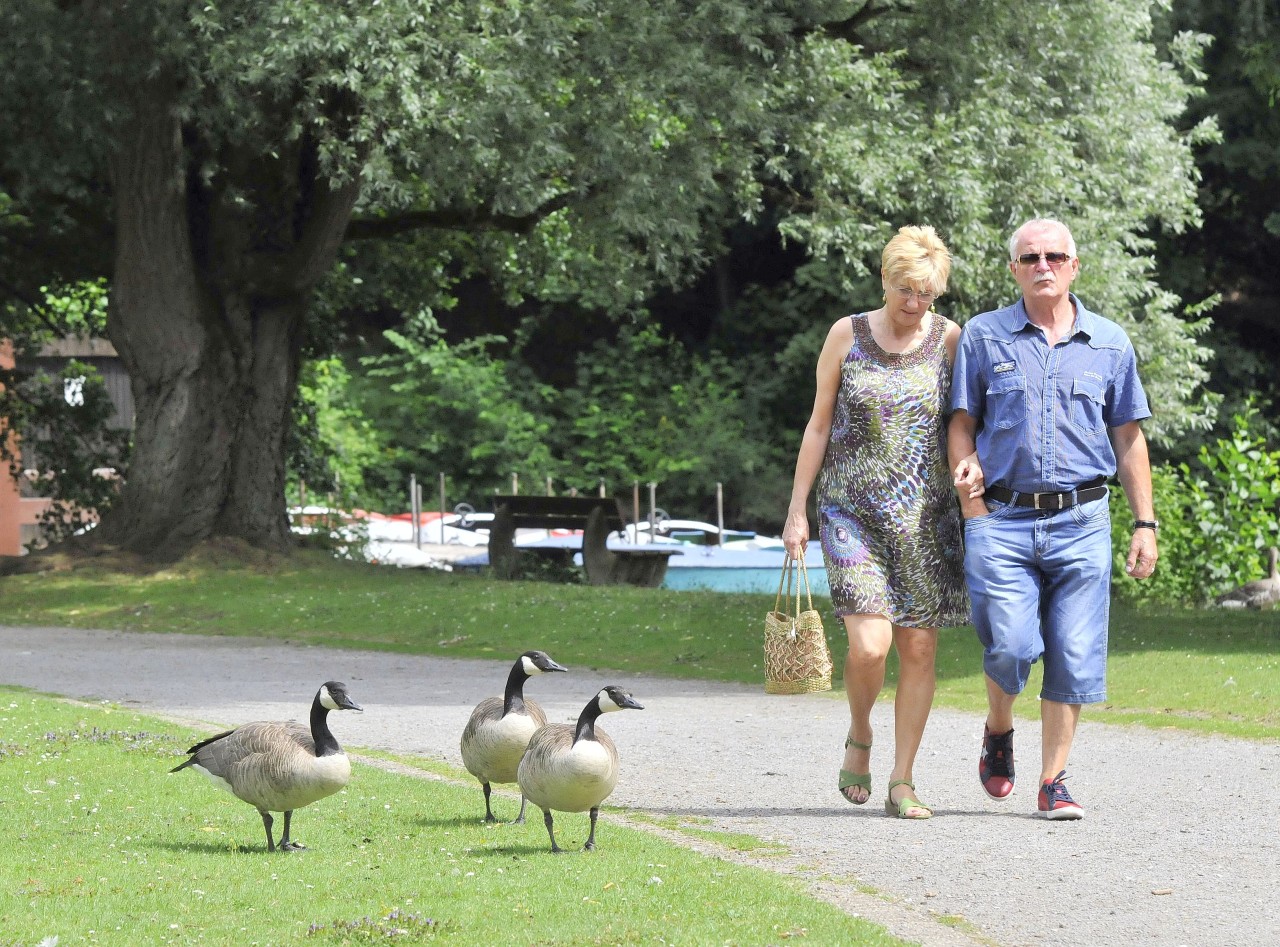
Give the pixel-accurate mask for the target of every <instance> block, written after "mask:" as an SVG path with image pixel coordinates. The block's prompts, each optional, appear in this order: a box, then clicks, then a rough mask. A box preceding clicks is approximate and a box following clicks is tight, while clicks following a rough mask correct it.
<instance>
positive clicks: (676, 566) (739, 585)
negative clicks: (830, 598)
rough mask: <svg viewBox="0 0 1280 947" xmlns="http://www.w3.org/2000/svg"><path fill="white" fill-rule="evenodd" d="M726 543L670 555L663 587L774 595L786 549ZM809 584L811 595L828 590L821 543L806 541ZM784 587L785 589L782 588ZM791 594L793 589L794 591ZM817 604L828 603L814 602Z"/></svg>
mask: <svg viewBox="0 0 1280 947" xmlns="http://www.w3.org/2000/svg"><path fill="white" fill-rule="evenodd" d="M735 545H738V544H735V543H730V544H729V545H727V546H724V547H721V546H689V547H688V548H686V549H685V550H684V555H682V556H672V557H671V561H670V562H669V563H668V564H667V575H666V578H665V579H664V580H663V582H662V587H663V588H664V589H678V590H690V589H700V590H705V591H709V592H760V593H766V594H769V595H774V594H776V593H777V591H778V582H779V580H780V579H781V577H782V563H783V560H784V559H785V557H786V552H785V551H784V550H783V549H782V547H781V545H779V546H778V547H777V548H771V547H766V548H737V549H735V548H734V546H735ZM805 564H806V565H807V567H808V569H807V571H808V573H809V587H810V589H811V590H812V592H813V594H814V596H815V597H816V596H819V595H821V596H823V597H824V598H825V597H826V596H827V595H828V594H829V592H830V588H829V586H828V585H827V569H826V566H825V565H824V564H823V560H822V544H821V543H819V542H818V541H817V540H813V541H811V542H810V543H809V550H808V552H807V553H806V555H805ZM784 591H785V590H784ZM793 594H794V593H793ZM815 604H817V606H818V607H819V608H822V607H824V605H827V604H830V603H826V602H824V603H820V604H819V603H815Z"/></svg>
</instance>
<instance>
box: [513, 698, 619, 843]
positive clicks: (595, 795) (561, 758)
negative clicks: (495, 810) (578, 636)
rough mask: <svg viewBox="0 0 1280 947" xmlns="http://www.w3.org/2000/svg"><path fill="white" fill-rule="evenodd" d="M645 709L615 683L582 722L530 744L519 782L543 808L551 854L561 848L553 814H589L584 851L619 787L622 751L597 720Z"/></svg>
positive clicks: (547, 730)
mask: <svg viewBox="0 0 1280 947" xmlns="http://www.w3.org/2000/svg"><path fill="white" fill-rule="evenodd" d="M643 709H644V707H643V706H642V705H640V704H639V703H637V702H636V700H635V698H633V697H632V696H631V695H630V694H628V693H627V692H626V691H624V690H622V689H621V688H619V687H615V686H613V685H610V686H608V687H606V688H604V689H603V690H602V691H600V692H599V693H598V694H596V696H595V697H593V698H592V699H591V700H590V701H589V702H588V703H587V705H586V706H585V707H584V708H583V709H582V713H581V714H580V715H579V717H578V722H577V724H575V725H572V726H571V725H569V724H564V723H552V724H547V725H546V726H544V727H540V728H539V729H538V732H537V733H535V734H534V735H533V738H532V739H531V740H530V741H529V746H528V748H527V749H526V750H525V752H524V758H523V759H521V760H520V768H519V771H518V772H517V778H518V781H519V783H520V791H521V792H522V793H524V795H525V797H526V798H528V799H529V800H531V801H532V802H533V804H534V805H536V806H538V808H540V809H541V810H542V821H543V823H544V824H545V825H546V827H547V835H548V836H550V838H551V851H553V852H559V851H561V850H562V849H561V848H560V846H559V845H557V844H556V833H555V828H554V820H553V818H552V815H551V813H552V811H553V810H557V809H558V810H559V811H561V812H583V811H589V812H590V813H591V832H590V834H589V835H588V836H587V842H586V844H585V845H584V846H583V848H586V849H588V850H589V849H593V848H595V847H596V819H597V818H598V817H599V815H600V803H602V802H604V800H605V799H607V798H609V794H610V793H612V792H613V790H614V787H615V786H617V784H618V748H617V746H615V745H614V742H613V740H611V739H610V738H609V735H608V734H607V733H605V732H604V731H603V730H601V729H600V728H599V727H598V726H596V720H597V719H598V718H599V717H600V715H601V714H604V713H610V712H612V711H615V710H643Z"/></svg>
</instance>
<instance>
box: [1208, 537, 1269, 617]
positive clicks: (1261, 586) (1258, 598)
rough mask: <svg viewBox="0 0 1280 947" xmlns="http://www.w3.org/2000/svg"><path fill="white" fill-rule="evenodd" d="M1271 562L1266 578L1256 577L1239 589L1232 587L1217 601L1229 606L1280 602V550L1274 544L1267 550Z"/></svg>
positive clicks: (1261, 606)
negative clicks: (1278, 564)
mask: <svg viewBox="0 0 1280 947" xmlns="http://www.w3.org/2000/svg"><path fill="white" fill-rule="evenodd" d="M1267 557H1268V559H1269V560H1270V562H1271V569H1270V574H1269V575H1268V576H1267V577H1266V578H1265V579H1254V580H1253V581H1252V582H1246V583H1245V584H1244V585H1242V586H1240V587H1239V588H1238V589H1232V590H1231V591H1230V592H1227V593H1226V594H1225V595H1219V596H1218V597H1217V599H1216V600H1215V601H1217V603H1218V604H1219V605H1223V606H1225V607H1227V608H1265V607H1266V606H1268V605H1274V604H1276V603H1277V602H1280V568H1278V567H1277V563H1280V550H1277V549H1276V547H1275V546H1272V547H1271V548H1270V549H1269V550H1268V551H1267Z"/></svg>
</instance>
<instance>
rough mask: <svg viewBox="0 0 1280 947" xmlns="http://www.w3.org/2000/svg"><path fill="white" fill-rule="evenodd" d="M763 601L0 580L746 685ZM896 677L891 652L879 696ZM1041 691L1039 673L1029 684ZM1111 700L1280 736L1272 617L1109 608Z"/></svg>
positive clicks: (456, 587)
mask: <svg viewBox="0 0 1280 947" xmlns="http://www.w3.org/2000/svg"><path fill="white" fill-rule="evenodd" d="M772 606H773V596H771V595H746V594H725V593H718V592H672V591H666V590H663V589H640V588H631V587H609V588H593V587H589V586H583V585H562V584H554V583H549V582H497V581H493V580H490V579H488V578H486V577H483V576H475V575H461V574H458V575H454V574H450V573H443V572H432V571H427V570H399V569H394V568H387V567H379V566H368V565H364V564H356V563H345V562H339V561H336V560H333V559H330V558H328V557H326V556H324V555H322V554H320V553H317V552H308V553H302V554H299V555H297V556H295V557H294V558H293V559H291V560H289V561H287V562H285V561H269V562H266V563H263V564H260V565H258V566H256V567H248V566H246V565H244V564H243V562H238V561H235V560H224V561H218V559H217V558H216V557H215V556H212V555H210V554H205V555H202V556H196V557H193V558H191V559H189V560H187V561H186V562H184V563H182V564H180V565H178V566H175V567H173V568H171V569H167V570H164V571H160V572H155V573H152V574H148V575H141V574H121V573H118V572H105V571H93V570H92V569H87V568H80V569H77V570H75V571H71V572H49V573H42V574H38V575H19V576H8V577H4V578H0V615H3V616H4V618H3V620H4V621H5V622H7V623H10V624H34V625H65V626H71V627H80V628H113V629H125V630H134V631H151V632H174V631H177V632H193V633H201V634H211V635H248V636H263V637H271V638H281V639H288V640H293V641H302V642H307V643H311V644H327V645H333V646H338V647H351V648H366V649H382V650H387V651H403V652H410V653H414V654H435V655H443V656H453V657H487V658H501V659H503V660H506V659H507V658H508V656H509V655H511V654H513V653H518V652H519V651H522V650H524V649H526V648H528V647H531V646H536V647H541V648H544V649H545V650H547V651H549V652H550V653H551V654H552V655H554V656H555V658H556V659H557V660H558V661H561V662H562V663H565V664H569V665H571V666H574V667H590V668H593V669H615V670H623V671H632V672H637V673H645V672H647V673H655V674H662V675H667V676H673V677H688V678H707V679H713V680H721V681H740V682H743V683H753V684H754V683H759V682H760V681H761V680H762V673H763V672H762V670H761V647H762V637H763V621H764V615H765V613H766V612H767V611H768V610H769V609H770V608H771V607H772ZM823 607H825V603H824V606H823ZM825 620H826V625H827V633H828V636H829V637H830V639H831V644H832V651H833V653H834V654H835V655H836V663H837V678H838V677H839V672H840V664H841V661H842V658H843V655H844V651H845V647H844V643H843V640H842V638H843V636H842V635H841V634H840V629H839V627H838V626H837V624H836V621H835V619H834V618H833V617H832V616H830V614H827V615H826V616H825ZM894 670H895V669H894V667H893V665H892V661H891V666H890V685H889V687H888V688H887V689H886V694H885V696H886V697H888V696H890V695H891V694H892V681H893V675H894ZM836 686H837V689H838V688H839V687H840V682H839V680H838V679H837V682H836ZM1038 688H1039V682H1038V675H1033V679H1032V682H1031V685H1030V686H1029V688H1028V694H1029V695H1033V694H1035V693H1037V692H1038ZM1109 693H1110V699H1109V700H1108V702H1107V703H1106V704H1104V705H1101V706H1097V707H1090V708H1089V709H1088V711H1087V717H1088V719H1090V720H1111V721H1115V722H1122V723H1130V722H1137V723H1143V724H1147V725H1151V726H1173V727H1180V728H1184V729H1192V730H1199V731H1205V732H1214V733H1223V734H1231V735H1236V736H1242V737H1248V738H1253V739H1271V740H1274V739H1276V738H1277V737H1280V611H1262V612H1257V611H1227V610H1183V611H1159V612H1156V611H1150V610H1135V609H1133V608H1127V607H1124V606H1122V605H1116V606H1115V607H1114V608H1113V610H1112V618H1111V661H1110V680H1109ZM984 695H985V691H984V688H983V682H982V673H981V653H980V648H979V647H978V645H977V642H976V641H975V639H974V636H973V632H972V630H971V629H968V628H957V629H948V630H944V631H943V632H942V634H941V638H940V644H939V654H938V698H937V703H938V704H939V705H940V706H947V707H954V708H958V709H962V710H970V711H973V712H975V713H976V712H981V711H982V709H983V708H984V707H985V696H984ZM833 699H840V694H839V693H837V694H835V695H833ZM1018 710H1019V712H1020V713H1022V714H1034V713H1036V712H1037V710H1036V703H1035V700H1034V699H1032V698H1031V697H1030V696H1029V697H1028V698H1027V699H1026V700H1023V701H1020V702H1019V705H1018Z"/></svg>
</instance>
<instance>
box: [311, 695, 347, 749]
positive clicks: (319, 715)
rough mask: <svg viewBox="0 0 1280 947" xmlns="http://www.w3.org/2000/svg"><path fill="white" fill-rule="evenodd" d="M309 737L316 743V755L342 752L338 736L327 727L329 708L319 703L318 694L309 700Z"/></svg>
mask: <svg viewBox="0 0 1280 947" xmlns="http://www.w3.org/2000/svg"><path fill="white" fill-rule="evenodd" d="M311 739H312V740H314V741H315V743H316V756H332V755H333V754H334V753H340V752H342V747H340V746H338V738H337V737H335V736H334V735H333V731H332V730H330V729H329V708H328V707H326V706H325V705H324V704H322V703H320V695H319V694H316V699H315V700H313V701H312V702H311Z"/></svg>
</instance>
